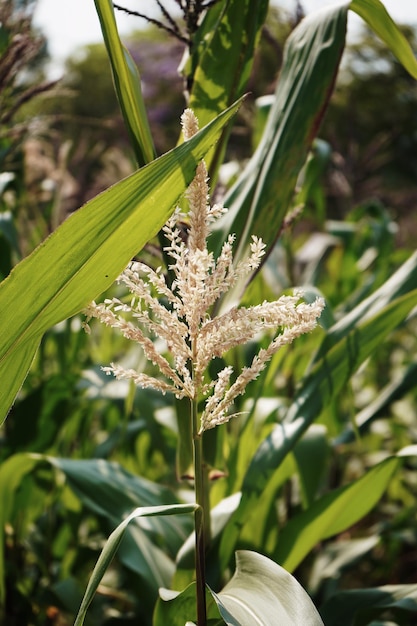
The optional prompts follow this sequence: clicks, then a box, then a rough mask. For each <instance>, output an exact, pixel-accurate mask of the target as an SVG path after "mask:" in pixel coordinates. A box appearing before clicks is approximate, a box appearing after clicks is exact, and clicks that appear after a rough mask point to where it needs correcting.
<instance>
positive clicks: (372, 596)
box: [320, 585, 417, 626]
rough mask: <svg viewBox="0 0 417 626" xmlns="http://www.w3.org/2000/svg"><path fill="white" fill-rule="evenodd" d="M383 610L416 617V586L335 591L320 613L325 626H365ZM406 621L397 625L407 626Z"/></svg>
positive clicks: (390, 586)
mask: <svg viewBox="0 0 417 626" xmlns="http://www.w3.org/2000/svg"><path fill="white" fill-rule="evenodd" d="M386 611H389V613H390V615H394V616H396V615H397V614H398V615H399V616H401V617H403V616H404V614H407V613H408V614H410V613H412V614H416V613H417V585H386V586H384V587H370V588H369V589H351V590H349V591H339V592H338V593H335V594H334V595H332V597H331V598H329V600H327V602H325V604H324V605H323V607H322V608H321V610H320V612H321V615H322V617H323V619H324V620H325V623H326V626H340V624H345V625H346V626H350V625H352V626H353V625H354V626H366V625H367V624H369V623H370V622H371V621H372V619H375V618H377V617H378V616H380V615H382V614H383V613H386ZM409 618H411V616H407V618H406V619H407V622H403V621H401V622H400V621H399V622H398V623H401V624H402V623H409V624H411V621H409ZM372 623H373V622H372ZM391 623H392V622H390V624H391ZM413 623H414V622H413Z"/></svg>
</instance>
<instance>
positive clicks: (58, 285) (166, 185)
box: [0, 104, 238, 419]
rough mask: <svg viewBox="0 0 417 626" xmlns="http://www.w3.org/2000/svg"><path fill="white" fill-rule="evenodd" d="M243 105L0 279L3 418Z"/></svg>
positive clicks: (82, 213) (68, 224)
mask: <svg viewBox="0 0 417 626" xmlns="http://www.w3.org/2000/svg"><path fill="white" fill-rule="evenodd" d="M237 108H238V104H235V105H234V106H233V107H231V108H230V109H228V110H227V111H225V112H224V113H223V114H221V115H220V116H219V117H218V118H217V119H216V120H214V121H213V122H211V123H210V124H209V126H207V127H205V128H204V129H203V130H201V131H200V132H199V133H198V134H197V135H195V136H194V137H193V138H192V139H191V140H190V141H188V142H186V143H184V144H182V145H181V146H178V147H177V148H175V149H174V150H171V151H170V152H168V153H167V154H165V155H164V156H162V157H160V158H159V159H156V160H155V161H153V162H152V163H150V164H149V165H148V166H146V167H144V168H142V169H141V170H139V171H138V172H136V173H135V174H132V175H131V176H130V177H128V178H126V179H124V180H122V181H121V182H119V183H117V184H116V185H114V186H113V187H111V188H110V189H108V190H107V191H105V192H104V193H102V194H100V195H99V196H97V197H96V198H94V199H93V200H91V201H90V202H88V203H87V204H86V205H85V206H84V207H82V208H81V209H80V210H79V211H77V212H76V213H74V214H73V215H71V216H70V217H69V218H68V219H67V220H66V221H65V222H64V223H63V224H62V225H61V226H60V227H59V228H57V230H56V231H55V232H54V233H53V234H52V235H51V236H50V237H49V238H48V239H47V240H46V241H45V242H44V243H43V244H41V245H40V246H39V247H38V248H37V249H36V250H35V251H34V252H33V253H32V254H31V255H30V256H29V257H27V258H26V259H24V260H23V261H22V262H21V263H19V265H17V266H16V267H15V268H14V270H13V271H12V272H11V274H10V275H9V276H8V277H7V278H6V279H5V280H4V281H3V282H2V283H1V284H0V327H1V334H0V380H1V387H0V419H3V418H4V417H5V415H6V413H7V411H8V409H9V408H10V405H11V404H12V402H13V399H14V397H15V395H16V393H17V391H18V390H19V388H20V386H21V385H22V382H23V380H24V378H25V376H26V373H27V370H28V367H29V366H30V363H31V360H32V358H33V356H34V354H35V351H36V348H37V346H38V344H39V341H40V338H41V336H42V334H43V333H44V332H45V330H47V329H48V328H49V327H51V326H52V325H54V324H56V323H57V322H60V321H61V320H63V319H66V318H68V317H70V316H71V315H74V314H75V313H77V312H78V311H80V310H81V309H82V308H83V307H84V306H85V305H86V304H87V303H88V302H89V301H91V300H93V299H94V298H96V297H97V296H98V295H99V294H100V293H102V292H103V291H105V289H107V288H108V287H109V286H110V285H111V284H112V282H113V281H114V279H115V278H116V277H117V276H118V274H119V273H120V272H121V271H122V269H123V268H124V267H125V266H126V265H127V263H128V262H129V260H130V259H131V258H132V256H133V255H134V254H136V253H137V252H138V251H139V250H140V249H141V248H142V247H143V246H144V244H145V243H146V242H147V241H148V240H149V239H150V238H151V237H153V236H154V235H155V234H156V233H157V232H158V231H159V229H160V228H161V227H162V226H163V224H164V223H165V222H166V220H167V219H168V217H169V215H170V214H171V212H172V210H173V208H174V206H175V203H176V201H177V200H178V198H179V196H180V195H181V194H182V193H183V191H184V190H185V189H186V187H187V186H188V185H189V183H190V182H191V180H192V178H193V176H194V172H195V167H196V164H197V163H198V162H199V161H200V160H201V159H202V158H203V157H204V155H205V154H206V152H207V150H208V149H209V148H210V147H211V146H212V145H213V143H215V141H216V139H218V137H219V134H220V132H221V130H222V128H223V126H224V125H225V124H226V123H227V122H228V121H229V120H230V118H231V117H232V116H233V114H234V113H235V112H236V110H237Z"/></svg>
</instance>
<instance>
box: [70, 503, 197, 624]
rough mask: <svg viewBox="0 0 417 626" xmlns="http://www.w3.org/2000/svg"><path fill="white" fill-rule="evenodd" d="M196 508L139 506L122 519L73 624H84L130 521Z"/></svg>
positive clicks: (183, 506)
mask: <svg viewBox="0 0 417 626" xmlns="http://www.w3.org/2000/svg"><path fill="white" fill-rule="evenodd" d="M197 508H198V506H197V505H196V504H169V505H164V506H151V507H140V508H138V509H136V510H135V511H133V512H132V513H131V514H130V515H129V516H128V517H127V518H126V519H125V520H123V522H122V523H121V524H119V525H118V526H117V528H115V530H114V531H113V532H112V534H111V535H110V537H109V538H108V539H107V542H106V545H105V546H104V548H103V550H102V552H101V554H100V556H99V559H98V561H97V563H96V565H95V567H94V570H93V573H92V575H91V578H90V581H89V583H88V586H87V589H86V591H85V594H84V597H83V600H82V602H81V606H80V609H79V611H78V614H77V617H76V619H75V622H74V626H82V624H84V619H85V616H86V613H87V610H88V607H89V606H90V604H91V601H92V599H93V597H94V594H95V592H96V591H97V587H98V586H99V584H100V582H101V579H102V578H103V576H104V574H105V573H106V571H107V568H108V567H109V565H110V563H111V561H112V560H113V557H114V556H115V554H116V552H117V549H118V547H119V545H120V542H121V540H122V539H123V535H124V533H125V531H126V528H127V527H128V525H129V524H130V522H132V521H133V520H136V519H138V518H141V517H153V516H155V515H183V514H184V513H194V512H195V511H196V509H197Z"/></svg>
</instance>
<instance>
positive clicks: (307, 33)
mask: <svg viewBox="0 0 417 626" xmlns="http://www.w3.org/2000/svg"><path fill="white" fill-rule="evenodd" d="M347 10H348V3H344V4H343V5H342V6H340V5H338V6H331V7H326V8H325V9H323V10H322V11H320V12H318V13H317V14H316V15H315V14H312V15H309V16H308V17H307V18H305V19H304V20H302V22H301V23H300V24H299V25H298V26H297V28H296V29H295V30H294V31H293V32H292V33H291V35H290V37H289V38H288V40H287V43H286V46H285V50H284V59H283V66H282V70H281V74H280V79H279V81H278V85H277V90H276V94H275V101H274V104H273V106H272V108H271V111H270V114H269V117H268V121H267V124H266V127H265V131H264V134H263V138H262V141H261V143H260V144H259V146H258V148H257V150H256V152H255V154H254V155H253V157H252V159H251V160H250V161H249V163H248V165H247V167H246V168H245V170H244V171H243V172H242V175H241V176H240V178H239V179H238V181H237V182H236V184H235V185H234V186H233V188H232V189H231V191H230V193H229V194H228V195H227V197H226V198H225V201H224V204H225V206H227V207H230V211H229V212H228V214H227V215H226V216H225V217H224V219H223V220H221V221H220V222H219V226H218V227H217V231H216V232H215V233H213V244H212V245H213V247H215V249H219V248H220V246H221V244H222V242H223V241H224V239H225V235H226V233H229V232H233V233H235V234H236V240H237V242H238V244H239V247H238V249H237V250H236V255H235V256H236V258H241V257H242V256H243V255H244V254H245V250H246V248H247V246H248V243H249V241H250V238H251V236H252V235H257V236H259V237H262V239H263V240H264V242H265V243H266V244H267V246H268V248H270V247H271V246H272V245H273V243H274V242H275V240H276V238H277V236H278V234H279V231H280V228H281V225H282V221H283V219H284V216H285V214H286V212H287V211H288V208H289V206H290V204H291V199H292V196H293V193H294V188H295V185H296V181H297V178H298V175H299V173H300V170H301V168H302V167H303V165H304V163H305V160H306V158H307V154H308V151H309V149H310V146H311V143H312V141H313V139H314V137H315V135H316V133H317V130H318V128H319V126H320V122H321V119H322V117H323V114H324V112H325V109H326V107H327V104H328V101H329V99H330V95H331V92H332V88H333V84H334V81H335V78H336V74H337V70H338V67H339V62H340V58H341V55H342V52H343V48H344V45H345V36H346V23H347Z"/></svg>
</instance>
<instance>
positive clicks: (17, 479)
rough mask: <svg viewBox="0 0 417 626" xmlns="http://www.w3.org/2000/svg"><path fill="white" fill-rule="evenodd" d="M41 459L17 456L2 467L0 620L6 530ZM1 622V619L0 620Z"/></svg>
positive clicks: (32, 455)
mask: <svg viewBox="0 0 417 626" xmlns="http://www.w3.org/2000/svg"><path fill="white" fill-rule="evenodd" d="M39 459H40V457H39V456H38V455H35V454H16V455H15V456H12V457H11V458H9V459H7V460H6V461H3V463H2V464H1V466H0V502H1V506H0V618H1V615H2V611H3V610H4V606H5V599H6V598H5V594H6V588H5V561H4V529H5V528H6V523H7V522H9V521H10V517H11V514H12V510H13V506H14V499H15V495H16V491H17V490H18V489H19V487H20V486H21V483H22V480H23V478H24V477H25V476H26V474H28V473H30V472H32V471H33V468H34V467H35V466H36V465H37V463H38V462H39ZM0 621H1V619H0Z"/></svg>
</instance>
